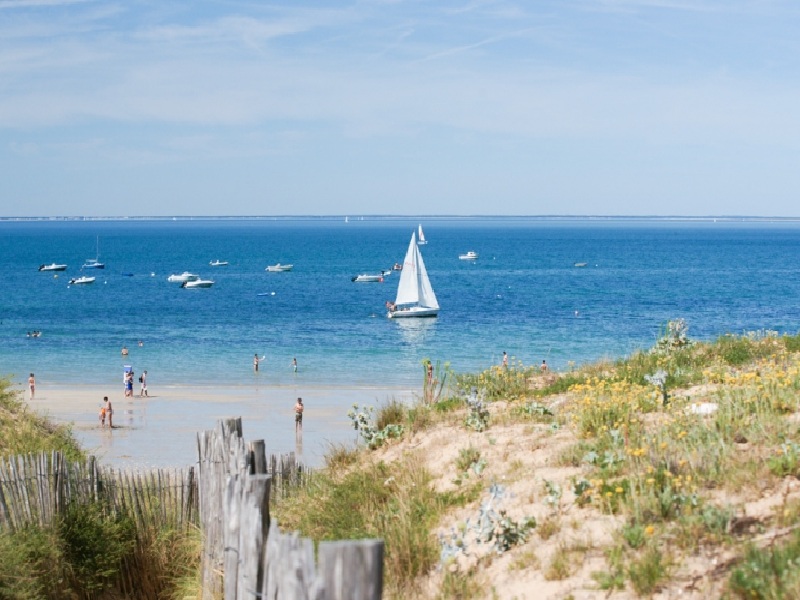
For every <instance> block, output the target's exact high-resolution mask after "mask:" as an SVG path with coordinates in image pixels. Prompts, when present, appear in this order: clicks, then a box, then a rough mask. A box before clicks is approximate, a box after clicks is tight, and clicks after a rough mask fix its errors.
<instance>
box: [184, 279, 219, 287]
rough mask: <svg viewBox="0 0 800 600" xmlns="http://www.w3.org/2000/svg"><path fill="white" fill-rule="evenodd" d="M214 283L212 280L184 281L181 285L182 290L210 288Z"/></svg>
mask: <svg viewBox="0 0 800 600" xmlns="http://www.w3.org/2000/svg"><path fill="white" fill-rule="evenodd" d="M212 285H214V282H213V281H212V280H210V279H193V280H192V281H184V282H183V283H182V284H181V287H182V288H187V289H192V288H210V287H211V286H212Z"/></svg>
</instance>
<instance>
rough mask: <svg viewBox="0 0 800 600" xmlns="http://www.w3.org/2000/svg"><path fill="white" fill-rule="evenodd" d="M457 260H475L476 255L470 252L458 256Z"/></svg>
mask: <svg viewBox="0 0 800 600" xmlns="http://www.w3.org/2000/svg"><path fill="white" fill-rule="evenodd" d="M458 258H460V259H461V260H477V258H478V253H477V252H473V251H472V250H470V251H469V252H467V253H466V254H459V255H458Z"/></svg>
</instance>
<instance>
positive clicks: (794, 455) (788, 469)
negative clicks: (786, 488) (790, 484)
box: [767, 442, 800, 477]
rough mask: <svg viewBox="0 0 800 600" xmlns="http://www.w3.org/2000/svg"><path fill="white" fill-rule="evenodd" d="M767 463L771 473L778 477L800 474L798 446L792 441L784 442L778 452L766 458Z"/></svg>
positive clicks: (799, 450)
mask: <svg viewBox="0 0 800 600" xmlns="http://www.w3.org/2000/svg"><path fill="white" fill-rule="evenodd" d="M767 465H769V470H770V471H771V472H772V474H773V475H776V476H778V477H786V476H787V475H794V476H798V475H800V446H798V445H797V444H796V443H794V442H784V443H783V444H781V447H780V449H779V451H778V454H777V455H776V456H770V457H769V459H767Z"/></svg>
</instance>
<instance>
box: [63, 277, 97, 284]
mask: <svg viewBox="0 0 800 600" xmlns="http://www.w3.org/2000/svg"><path fill="white" fill-rule="evenodd" d="M69 283H70V285H86V284H88V283H94V277H78V278H76V279H70V280H69Z"/></svg>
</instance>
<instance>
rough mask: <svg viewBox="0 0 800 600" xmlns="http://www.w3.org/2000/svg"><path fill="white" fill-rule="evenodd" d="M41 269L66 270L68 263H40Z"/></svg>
mask: <svg viewBox="0 0 800 600" xmlns="http://www.w3.org/2000/svg"><path fill="white" fill-rule="evenodd" d="M39 270H40V271H66V270H67V265H59V264H56V263H50V264H49V265H39Z"/></svg>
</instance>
